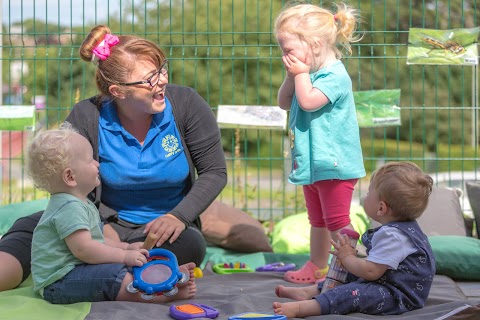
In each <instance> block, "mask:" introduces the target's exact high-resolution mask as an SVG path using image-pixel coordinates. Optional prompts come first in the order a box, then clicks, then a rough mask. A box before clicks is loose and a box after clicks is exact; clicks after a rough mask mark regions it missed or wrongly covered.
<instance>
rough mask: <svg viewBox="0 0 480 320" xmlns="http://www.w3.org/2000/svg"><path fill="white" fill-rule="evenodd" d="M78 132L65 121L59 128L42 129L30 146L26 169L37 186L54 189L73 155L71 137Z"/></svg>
mask: <svg viewBox="0 0 480 320" xmlns="http://www.w3.org/2000/svg"><path fill="white" fill-rule="evenodd" d="M75 133H77V131H76V130H75V129H74V128H73V126H72V125H71V124H70V123H68V122H65V123H63V124H62V125H60V127H59V128H58V129H52V130H46V131H40V132H39V133H37V135H36V136H35V137H34V138H33V140H32V141H31V142H30V144H29V146H28V152H27V158H26V169H27V173H28V174H29V175H30V177H31V178H32V180H33V182H34V184H35V186H36V187H38V188H40V189H44V190H46V191H48V192H51V191H52V187H53V186H54V183H55V181H58V179H59V177H60V174H61V173H62V171H63V170H64V169H65V168H66V167H68V165H69V164H70V162H71V161H72V157H73V150H74V146H73V145H72V143H71V142H70V138H71V137H72V136H73V135H74V134H75Z"/></svg>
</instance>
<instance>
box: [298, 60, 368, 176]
mask: <svg viewBox="0 0 480 320" xmlns="http://www.w3.org/2000/svg"><path fill="white" fill-rule="evenodd" d="M310 79H311V81H312V84H313V87H314V88H318V89H319V90H320V91H322V92H323V93H324V94H325V95H326V96H327V98H328V99H329V100H330V101H329V102H328V103H327V104H326V105H325V106H323V107H322V108H321V109H318V110H316V111H312V112H308V111H304V110H302V109H301V108H300V105H299V103H298V100H297V97H296V95H294V97H293V100H292V105H291V108H290V120H289V135H290V143H291V153H292V172H291V173H290V176H289V181H290V182H291V183H294V184H298V185H308V184H312V183H314V182H316V181H320V180H329V179H340V180H348V179H356V178H361V177H364V176H365V168H364V165H363V156H362V148H361V145H360V132H359V128H358V122H357V114H356V111H355V102H354V100H353V92H352V81H351V79H350V76H349V75H348V73H347V70H346V69H345V66H344V65H343V63H342V62H341V61H340V60H338V61H336V62H335V63H333V64H331V65H329V66H326V67H324V68H322V69H320V70H318V71H317V72H315V73H312V74H311V75H310Z"/></svg>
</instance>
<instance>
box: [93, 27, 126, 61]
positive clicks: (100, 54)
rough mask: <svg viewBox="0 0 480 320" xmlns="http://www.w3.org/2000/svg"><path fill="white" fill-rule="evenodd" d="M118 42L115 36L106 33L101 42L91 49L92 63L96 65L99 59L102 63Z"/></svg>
mask: <svg viewBox="0 0 480 320" xmlns="http://www.w3.org/2000/svg"><path fill="white" fill-rule="evenodd" d="M119 42H120V40H118V37H117V36H114V35H113V34H110V33H107V34H106V35H105V38H104V39H103V40H102V42H100V43H99V45H98V46H96V47H95V48H94V49H93V51H92V53H93V56H92V62H93V63H94V64H97V63H98V60H99V59H100V60H102V61H103V60H105V59H107V58H108V57H109V56H110V48H111V47H113V46H114V45H116V44H117V43H119Z"/></svg>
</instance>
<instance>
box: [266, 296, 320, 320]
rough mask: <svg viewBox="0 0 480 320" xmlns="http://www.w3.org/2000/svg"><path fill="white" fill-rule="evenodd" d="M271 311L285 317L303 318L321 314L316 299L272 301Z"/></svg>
mask: <svg viewBox="0 0 480 320" xmlns="http://www.w3.org/2000/svg"><path fill="white" fill-rule="evenodd" d="M273 311H274V312H275V314H281V315H284V316H286V317H287V318H303V317H308V316H318V315H320V314H321V310H320V304H319V303H318V302H317V300H307V301H295V302H285V303H280V302H274V303H273Z"/></svg>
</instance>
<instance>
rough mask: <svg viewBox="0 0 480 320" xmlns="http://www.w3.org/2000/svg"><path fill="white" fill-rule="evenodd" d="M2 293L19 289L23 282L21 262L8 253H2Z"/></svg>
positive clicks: (0, 255)
mask: <svg viewBox="0 0 480 320" xmlns="http://www.w3.org/2000/svg"><path fill="white" fill-rule="evenodd" d="M0 261H1V263H0V291H5V290H10V289H14V288H16V287H18V286H19V285H20V283H22V280H23V269H22V265H21V264H20V261H18V260H17V258H15V257H14V256H12V255H11V254H9V253H7V252H3V251H0Z"/></svg>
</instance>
